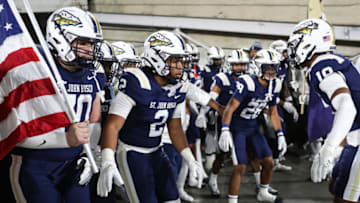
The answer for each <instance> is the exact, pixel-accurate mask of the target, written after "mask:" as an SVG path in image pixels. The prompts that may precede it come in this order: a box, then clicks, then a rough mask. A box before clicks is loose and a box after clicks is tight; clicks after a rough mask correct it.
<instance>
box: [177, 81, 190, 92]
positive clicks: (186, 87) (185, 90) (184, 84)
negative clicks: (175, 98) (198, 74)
mask: <svg viewBox="0 0 360 203" xmlns="http://www.w3.org/2000/svg"><path fill="white" fill-rule="evenodd" d="M189 84H190V81H189V80H186V81H185V82H184V83H183V84H182V87H181V89H180V91H179V92H180V93H187V91H188V89H189Z"/></svg>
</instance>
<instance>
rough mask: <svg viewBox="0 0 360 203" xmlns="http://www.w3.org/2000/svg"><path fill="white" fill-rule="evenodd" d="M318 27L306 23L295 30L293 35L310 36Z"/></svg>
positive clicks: (308, 22)
mask: <svg viewBox="0 0 360 203" xmlns="http://www.w3.org/2000/svg"><path fill="white" fill-rule="evenodd" d="M318 27H319V25H318V24H317V23H315V22H313V21H307V22H304V23H303V24H300V25H299V26H297V27H296V28H295V31H294V34H302V35H311V32H312V31H313V30H316V29H318Z"/></svg>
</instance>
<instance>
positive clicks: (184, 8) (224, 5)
mask: <svg viewBox="0 0 360 203" xmlns="http://www.w3.org/2000/svg"><path fill="white" fill-rule="evenodd" d="M324 2H325V4H324V9H325V13H326V17H327V19H328V21H329V22H330V23H331V24H334V25H347V26H360V20H359V19H360V15H359V14H358V11H359V10H360V1H358V0H342V1H338V0H326V1H324ZM307 4H308V0H297V1H295V0H271V1H269V0H222V1H218V0H217V1H216V0H197V1H193V0H181V1H180V0H173V1H169V0H152V1H150V0H92V1H90V2H89V8H90V10H91V11H92V12H95V13H98V12H99V13H119V14H136V15H155V16H179V17H180V16H181V17H200V18H213V19H239V20H252V21H273V22H290V23H296V22H299V21H301V20H303V19H305V18H306V17H307ZM359 29H360V27H359ZM154 31H156V30H155V29H148V28H146V29H143V28H137V27H135V28H134V27H130V28H129V27H116V28H114V27H106V26H104V38H105V39H107V40H109V41H117V40H123V41H128V42H132V43H134V45H135V46H136V48H137V51H138V53H140V52H141V51H142V48H141V47H142V43H143V41H144V40H145V39H146V37H147V36H148V35H149V34H151V33H152V32H154ZM185 33H186V34H188V35H189V36H191V37H192V38H194V39H195V40H198V41H199V42H201V43H203V44H205V45H207V46H212V45H216V46H220V47H223V48H224V49H225V50H226V51H227V50H230V49H235V48H243V47H249V46H250V45H251V43H252V41H253V40H255V39H260V41H261V42H262V44H263V47H265V48H266V47H268V45H269V44H270V43H271V42H272V41H273V40H276V39H277V38H276V37H273V38H271V37H270V38H269V37H266V38H265V37H263V36H255V35H244V34H242V35H240V34H238V35H237V34H232V35H230V34H227V33H223V32H221V30H219V32H218V33H217V32H212V33H204V32H196V31H191V32H186V31H185ZM283 39H284V40H286V38H283ZM201 51H202V56H206V55H205V50H204V49H201ZM337 52H339V53H341V54H344V55H346V56H354V55H356V54H360V42H357V43H344V42H342V43H340V44H339V45H338V47H337ZM201 62H202V63H205V62H206V58H204V57H202V59H201Z"/></svg>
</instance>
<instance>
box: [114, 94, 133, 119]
mask: <svg viewBox="0 0 360 203" xmlns="http://www.w3.org/2000/svg"><path fill="white" fill-rule="evenodd" d="M135 105H136V103H135V101H134V100H132V99H131V98H130V97H129V96H127V95H126V94H125V93H123V92H118V93H117V95H116V97H115V99H114V100H113V101H112V103H111V106H110V110H109V114H115V115H118V116H121V117H123V118H127V116H128V115H129V113H130V111H131V109H132V107H133V106H135Z"/></svg>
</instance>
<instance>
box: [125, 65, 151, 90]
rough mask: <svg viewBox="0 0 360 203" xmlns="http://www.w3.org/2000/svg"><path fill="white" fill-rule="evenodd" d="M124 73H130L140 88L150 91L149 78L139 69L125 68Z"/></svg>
mask: <svg viewBox="0 0 360 203" xmlns="http://www.w3.org/2000/svg"><path fill="white" fill-rule="evenodd" d="M124 71H125V72H127V73H131V74H132V75H133V76H135V77H136V78H137V80H138V81H139V83H140V87H141V88H143V89H147V90H151V85H150V81H149V78H148V77H147V76H146V75H145V73H144V72H143V71H142V70H140V69H139V68H127V69H125V70H124Z"/></svg>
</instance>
